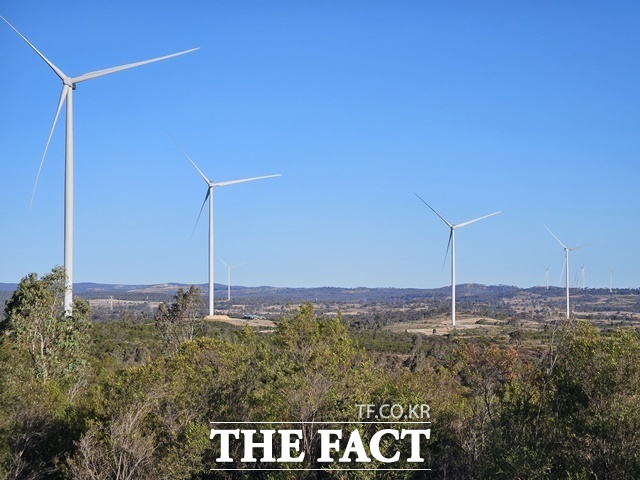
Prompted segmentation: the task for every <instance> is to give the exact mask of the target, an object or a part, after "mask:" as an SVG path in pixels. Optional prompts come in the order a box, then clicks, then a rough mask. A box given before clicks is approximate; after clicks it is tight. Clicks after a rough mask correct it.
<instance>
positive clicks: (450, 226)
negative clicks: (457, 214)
mask: <svg viewBox="0 0 640 480" xmlns="http://www.w3.org/2000/svg"><path fill="white" fill-rule="evenodd" d="M413 194H414V195H415V196H416V197H418V198H419V199H420V201H421V202H422V203H424V204H425V205H426V206H427V207H429V208H430V209H431V211H432V212H433V213H435V214H436V215H437V216H439V217H440V219H441V220H442V221H443V222H444V223H446V224H447V225H449V228H453V225H451V224H450V223H449V222H447V221H446V220H445V219H444V218H443V217H442V215H440V214H439V213H438V212H436V211H435V210H434V209H433V208H432V207H431V205H429V204H428V203H427V202H425V201H424V200H422V197H420V195H418V194H417V193H416V192H413Z"/></svg>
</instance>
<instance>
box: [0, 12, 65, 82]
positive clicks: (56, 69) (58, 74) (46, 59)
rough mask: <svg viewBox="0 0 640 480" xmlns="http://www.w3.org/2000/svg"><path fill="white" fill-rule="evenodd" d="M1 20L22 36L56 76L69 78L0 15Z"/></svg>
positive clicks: (61, 78)
mask: <svg viewBox="0 0 640 480" xmlns="http://www.w3.org/2000/svg"><path fill="white" fill-rule="evenodd" d="M0 18H1V19H2V20H4V21H5V22H6V23H7V25H9V26H10V27H11V28H12V29H13V31H14V32H16V33H17V34H18V35H20V37H22V39H23V40H24V41H25V42H27V45H29V46H30V47H31V48H32V49H33V51H34V52H36V53H37V54H38V56H39V57H40V58H41V59H42V60H44V61H45V63H46V64H47V65H49V67H51V70H53V71H54V72H55V74H56V75H57V76H58V77H60V80H64V79H65V78H67V76H66V75H65V74H64V73H63V72H62V70H60V69H59V68H58V67H56V66H55V65H54V64H53V62H51V60H49V59H48V58H47V57H45V56H44V55H43V54H42V53H40V50H38V49H37V48H36V47H34V46H33V44H32V43H31V42H30V41H29V40H27V39H26V38H25V36H24V35H22V34H21V33H20V32H19V31H18V29H16V27H14V26H13V25H11V24H10V23H9V21H8V20H7V19H6V18H4V17H3V16H2V15H0Z"/></svg>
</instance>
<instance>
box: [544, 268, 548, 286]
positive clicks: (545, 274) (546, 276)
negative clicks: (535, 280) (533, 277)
mask: <svg viewBox="0 0 640 480" xmlns="http://www.w3.org/2000/svg"><path fill="white" fill-rule="evenodd" d="M544 281H545V283H546V284H547V290H549V267H546V268H545V269H544Z"/></svg>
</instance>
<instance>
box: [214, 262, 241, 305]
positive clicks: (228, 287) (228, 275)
mask: <svg viewBox="0 0 640 480" xmlns="http://www.w3.org/2000/svg"><path fill="white" fill-rule="evenodd" d="M220 261H221V262H222V263H224V266H225V267H227V302H230V301H231V270H233V269H234V268H238V267H241V266H242V265H243V264H242V263H241V264H240V265H234V266H233V267H231V266H229V265H227V262H225V261H224V260H222V259H220Z"/></svg>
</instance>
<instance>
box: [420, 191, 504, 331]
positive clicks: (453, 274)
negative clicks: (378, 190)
mask: <svg viewBox="0 0 640 480" xmlns="http://www.w3.org/2000/svg"><path fill="white" fill-rule="evenodd" d="M413 193H414V194H415V196H416V197H418V198H419V199H420V201H421V202H422V203H424V204H425V205H426V206H427V207H429V208H430V209H431V211H432V212H433V213H435V214H436V215H437V216H438V217H440V219H441V220H442V221H443V222H444V223H446V224H447V226H448V227H449V228H450V229H451V233H450V234H449V243H448V244H447V251H446V252H445V254H444V259H445V261H446V260H447V253H449V245H451V325H452V326H454V327H455V326H456V236H455V232H456V228H460V227H464V226H466V225H469V224H470V223H474V222H477V221H479V220H483V219H485V218H488V217H492V216H493V215H497V214H499V213H500V212H493V213H490V214H489V215H485V216H484V217H480V218H475V219H473V220H469V221H468V222H463V223H459V224H457V225H453V224H451V223H449V222H447V221H446V220H445V219H444V217H442V215H440V214H439V213H438V212H436V211H435V210H434V209H433V208H432V207H431V205H429V204H428V203H427V202H425V201H424V200H422V198H421V197H420V195H418V194H417V193H416V192H413Z"/></svg>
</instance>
